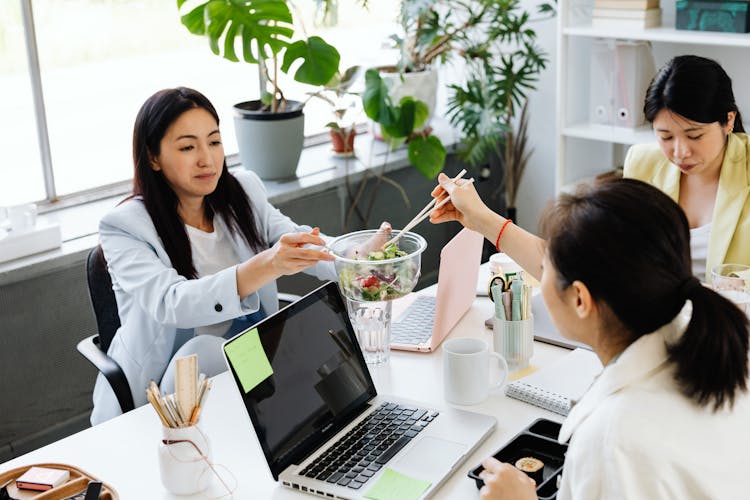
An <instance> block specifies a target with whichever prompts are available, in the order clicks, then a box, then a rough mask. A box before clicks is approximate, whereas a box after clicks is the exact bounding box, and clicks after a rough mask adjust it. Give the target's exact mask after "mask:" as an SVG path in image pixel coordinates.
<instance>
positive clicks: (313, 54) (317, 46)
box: [281, 36, 341, 85]
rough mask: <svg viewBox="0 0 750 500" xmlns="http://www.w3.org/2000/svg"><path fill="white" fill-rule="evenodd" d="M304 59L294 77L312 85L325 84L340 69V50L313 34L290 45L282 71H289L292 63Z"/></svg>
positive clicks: (285, 54) (285, 53)
mask: <svg viewBox="0 0 750 500" xmlns="http://www.w3.org/2000/svg"><path fill="white" fill-rule="evenodd" d="M297 59H302V65H300V67H299V68H298V69H297V71H296V73H294V79H295V80H297V81H298V82H300V83H308V84H310V85H325V84H326V83H327V82H328V81H330V80H331V78H332V77H333V76H334V75H335V74H336V73H337V72H338V70H339V60H340V59H341V56H340V55H339V51H338V50H336V48H335V47H333V46H332V45H328V44H327V43H326V42H325V41H324V40H323V39H322V38H320V37H318V36H311V37H310V38H308V39H307V40H299V41H296V42H294V43H293V44H291V45H289V46H288V47H287V49H286V52H284V62H283V64H282V65H281V71H283V72H284V73H286V72H287V71H289V68H290V67H291V65H292V63H294V62H295V61H296V60H297Z"/></svg>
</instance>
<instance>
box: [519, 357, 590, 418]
mask: <svg viewBox="0 0 750 500" xmlns="http://www.w3.org/2000/svg"><path fill="white" fill-rule="evenodd" d="M601 371H602V364H601V362H600V361H599V358H598V357H597V355H596V354H594V353H593V352H592V351H589V350H588V349H581V348H578V349H575V350H574V351H571V352H569V353H567V354H565V356H563V357H562V358H560V359H559V360H557V361H556V362H555V363H553V364H551V365H549V366H546V367H544V368H542V369H541V370H539V371H538V372H535V373H532V374H531V375H528V376H526V377H524V378H522V379H520V380H517V381H515V382H512V383H510V384H508V388H507V390H506V394H507V395H508V396H510V397H513V398H516V399H520V400H522V401H526V402H527V403H531V404H534V405H536V406H540V407H542V408H545V409H547V410H550V411H554V412H556V413H560V414H562V415H567V414H568V411H569V410H570V407H571V401H578V400H579V399H581V396H583V394H584V393H585V392H586V390H587V389H588V388H589V387H590V386H591V384H592V383H593V382H594V379H595V378H596V376H597V375H598V374H599V373H600V372H601Z"/></svg>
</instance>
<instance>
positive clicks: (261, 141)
mask: <svg viewBox="0 0 750 500" xmlns="http://www.w3.org/2000/svg"><path fill="white" fill-rule="evenodd" d="M260 107H261V104H260V101H247V102H241V103H239V104H235V106H234V131H235V133H236V134H237V145H238V147H239V150H240V160H241V161H242V166H243V167H245V168H246V169H248V170H252V171H253V172H255V173H256V174H258V176H259V177H260V178H261V179H269V180H271V179H285V178H289V177H294V176H295V173H296V171H297V163H299V157H300V154H301V153H302V146H303V143H304V139H305V115H304V114H303V113H302V108H303V104H302V103H300V102H298V101H287V111H284V112H281V113H269V112H265V111H260Z"/></svg>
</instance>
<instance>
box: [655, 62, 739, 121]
mask: <svg viewBox="0 0 750 500" xmlns="http://www.w3.org/2000/svg"><path fill="white" fill-rule="evenodd" d="M665 108H666V109H669V110H671V111H674V112H675V113H677V114H679V115H682V116H684V117H685V118H687V119H689V120H692V121H695V122H699V123H713V122H719V123H720V124H721V125H726V124H727V113H729V112H730V111H734V112H736V113H737V116H735V118H734V129H733V130H732V132H744V131H745V129H744V127H743V126H742V117H741V116H740V110H739V109H738V108H737V103H736V102H735V101H734V93H733V92H732V79H731V78H729V75H727V73H726V71H724V68H722V67H721V66H720V65H719V63H717V62H716V61H714V60H713V59H706V58H705V57H699V56H691V55H686V56H677V57H674V58H672V59H671V60H670V61H668V62H667V63H666V64H665V65H664V66H662V67H661V69H659V71H658V72H657V73H656V76H655V77H654V79H653V80H652V81H651V85H649V87H648V90H647V91H646V100H645V103H644V105H643V113H644V114H645V115H646V119H647V120H648V121H650V122H653V121H654V119H655V118H656V115H657V114H658V113H659V111H661V110H662V109H665Z"/></svg>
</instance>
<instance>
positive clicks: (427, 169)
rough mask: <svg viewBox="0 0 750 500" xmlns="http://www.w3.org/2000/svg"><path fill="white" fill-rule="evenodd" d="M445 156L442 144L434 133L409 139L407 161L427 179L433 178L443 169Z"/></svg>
mask: <svg viewBox="0 0 750 500" xmlns="http://www.w3.org/2000/svg"><path fill="white" fill-rule="evenodd" d="M445 156H446V152H445V148H444V147H443V144H442V143H441V142H440V139H438V138H437V137H435V136H434V135H431V136H429V137H415V138H413V139H412V140H410V141H409V162H410V163H411V164H412V165H414V167H415V168H416V169H417V170H419V172H420V173H421V174H422V175H423V176H425V177H426V178H427V179H434V178H435V177H437V175H438V174H439V173H440V171H441V170H443V166H445Z"/></svg>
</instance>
